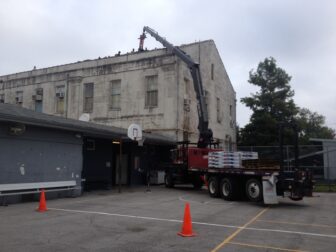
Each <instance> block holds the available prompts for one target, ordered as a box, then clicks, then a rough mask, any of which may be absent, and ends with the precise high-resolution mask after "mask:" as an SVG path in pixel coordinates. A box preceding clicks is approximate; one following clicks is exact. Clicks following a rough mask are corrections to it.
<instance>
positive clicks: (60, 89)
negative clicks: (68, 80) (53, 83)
mask: <svg viewBox="0 0 336 252" xmlns="http://www.w3.org/2000/svg"><path fill="white" fill-rule="evenodd" d="M64 96H65V86H57V87H56V113H59V114H63V113H64Z"/></svg>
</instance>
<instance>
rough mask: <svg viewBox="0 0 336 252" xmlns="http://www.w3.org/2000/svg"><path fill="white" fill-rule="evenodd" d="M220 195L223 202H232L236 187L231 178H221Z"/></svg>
mask: <svg viewBox="0 0 336 252" xmlns="http://www.w3.org/2000/svg"><path fill="white" fill-rule="evenodd" d="M219 188H220V195H221V197H222V198H223V199H225V200H234V199H235V196H236V191H235V190H236V186H235V181H234V179H233V178H223V179H222V180H221V182H220V186H219Z"/></svg>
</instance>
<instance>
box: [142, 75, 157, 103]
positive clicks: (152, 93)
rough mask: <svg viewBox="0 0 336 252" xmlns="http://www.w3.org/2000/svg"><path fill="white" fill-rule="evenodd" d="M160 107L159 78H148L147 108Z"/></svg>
mask: <svg viewBox="0 0 336 252" xmlns="http://www.w3.org/2000/svg"><path fill="white" fill-rule="evenodd" d="M157 105H158V77H157V75H153V76H146V101H145V107H157Z"/></svg>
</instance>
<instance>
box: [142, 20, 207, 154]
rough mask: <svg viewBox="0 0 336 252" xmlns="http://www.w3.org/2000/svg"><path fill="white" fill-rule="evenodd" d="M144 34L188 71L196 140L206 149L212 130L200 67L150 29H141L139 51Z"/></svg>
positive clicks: (146, 27) (200, 146)
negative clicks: (194, 104) (193, 97)
mask: <svg viewBox="0 0 336 252" xmlns="http://www.w3.org/2000/svg"><path fill="white" fill-rule="evenodd" d="M146 32H147V33H149V34H150V35H151V36H152V37H154V38H155V39H156V40H157V41H159V42H160V43H161V44H162V45H163V46H164V47H166V48H167V49H168V50H169V51H171V52H172V53H173V54H174V55H176V56H177V57H179V58H180V59H181V60H182V61H183V62H185V63H186V64H187V66H188V68H189V70H190V73H191V76H192V79H193V83H194V89H195V92H196V97H197V101H198V104H197V111H198V118H199V122H198V130H199V139H198V147H199V148H206V147H207V146H209V145H210V144H211V142H212V130H211V129H209V118H208V111H207V106H206V103H205V97H204V90H203V85H202V78H201V72H200V66H199V64H198V63H196V62H195V61H194V60H193V59H192V58H191V57H190V56H189V55H188V54H186V53H185V52H184V51H183V50H181V49H180V48H179V47H177V46H174V45H172V44H171V43H169V42H168V41H167V40H166V39H164V38H163V37H161V36H160V35H159V34H158V33H157V32H156V31H155V30H153V29H152V28H150V27H148V26H145V27H144V28H143V33H142V34H141V35H140V46H139V51H142V50H143V44H144V39H145V38H146Z"/></svg>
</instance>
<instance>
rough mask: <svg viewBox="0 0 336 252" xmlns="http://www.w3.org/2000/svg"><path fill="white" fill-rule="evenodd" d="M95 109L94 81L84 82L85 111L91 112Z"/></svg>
mask: <svg viewBox="0 0 336 252" xmlns="http://www.w3.org/2000/svg"><path fill="white" fill-rule="evenodd" d="M92 110H93V83H84V105H83V111H84V112H86V113H91V112H92Z"/></svg>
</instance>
